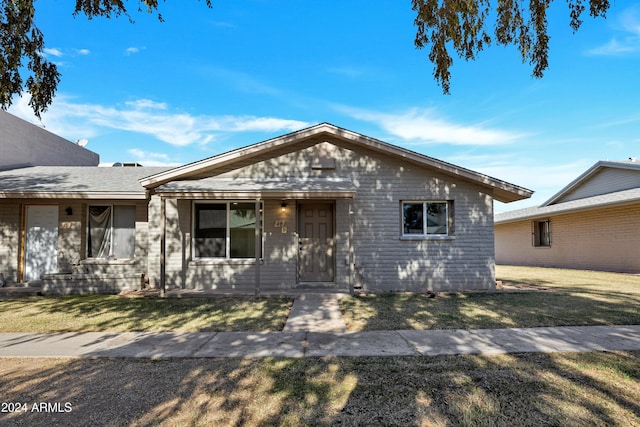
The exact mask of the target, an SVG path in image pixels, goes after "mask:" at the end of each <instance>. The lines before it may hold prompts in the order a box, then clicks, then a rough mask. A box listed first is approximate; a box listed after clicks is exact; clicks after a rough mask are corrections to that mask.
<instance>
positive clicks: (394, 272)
mask: <svg viewBox="0 0 640 427" xmlns="http://www.w3.org/2000/svg"><path fill="white" fill-rule="evenodd" d="M96 169H105V168H96ZM107 169H111V168H107ZM113 169H120V170H125V169H128V168H113ZM134 169H138V170H139V171H145V170H146V171H147V173H144V172H141V173H143V175H144V176H142V177H140V178H139V179H137V180H136V184H137V186H138V189H137V190H136V191H132V193H131V194H130V196H129V197H131V198H130V199H129V200H126V199H123V198H122V196H123V194H120V195H119V197H120V198H117V197H115V195H114V196H113V197H111V199H109V200H107V199H100V200H95V202H94V201H91V202H90V201H88V200H86V197H82V196H80V195H78V199H77V203H78V208H77V212H78V217H77V218H74V220H73V221H72V220H71V218H68V215H66V214H65V212H66V208H67V206H66V205H67V204H69V203H66V201H63V200H56V198H55V197H53V196H51V197H50V199H51V198H52V199H54V200H55V204H56V205H57V206H58V208H57V212H58V219H57V223H58V237H57V242H58V255H57V262H56V264H57V265H56V266H55V272H56V273H66V275H65V274H58V275H51V274H48V275H45V282H47V281H49V282H53V281H56V280H57V281H58V282H60V283H62V282H63V281H66V283H67V285H66V286H67V287H68V286H69V285H68V283H70V282H73V281H76V282H77V281H80V279H81V277H82V275H83V274H84V275H90V274H93V275H94V276H95V275H97V274H112V275H113V274H117V272H118V271H124V270H125V269H126V270H127V271H128V272H130V274H131V278H130V279H131V280H130V284H129V285H127V286H130V287H134V286H135V285H136V283H134V282H133V281H135V280H136V279H135V277H136V275H137V276H142V275H144V278H145V280H148V281H149V284H150V285H151V286H153V287H159V288H162V289H165V290H170V289H202V290H213V291H220V292H226V291H239V292H247V293H253V292H260V291H262V290H274V289H277V290H287V289H294V288H301V287H302V288H316V289H317V288H337V289H342V290H345V291H346V290H353V289H354V288H362V289H364V290H368V291H373V292H387V291H417V292H424V291H427V290H435V291H437V290H460V289H492V288H493V287H494V286H495V277H494V240H493V199H494V198H496V199H498V200H502V201H513V200H520V199H523V198H526V197H529V196H530V194H531V192H530V191H529V190H526V189H523V188H521V187H517V186H514V185H512V184H508V183H506V182H503V181H499V180H496V179H493V178H490V177H487V176H484V175H481V174H478V173H476V172H472V171H469V170H466V169H463V168H460V167H456V166H454V165H451V164H448V163H445V162H441V161H438V160H435V159H432V158H429V157H426V156H423V155H420V154H417V153H413V152H410V151H407V150H404V149H401V148H399V147H396V146H393V145H390V144H387V143H384V142H382V141H378V140H375V139H372V138H368V137H366V136H364V135H360V134H357V133H354V132H351V131H347V130H345V129H341V128H338V127H335V126H333V125H330V124H326V123H323V124H320V125H316V126H313V127H311V128H307V129H303V130H301V131H298V132H294V133H292V134H288V135H284V136H282V137H279V138H275V139H272V140H269V141H265V142H262V143H259V144H255V145H252V146H249V147H245V148H242V149H238V150H234V151H231V152H228V153H224V154H221V155H219V156H215V157H212V158H209V159H205V160H202V161H200V162H196V163H192V164H189V165H185V166H182V167H179V168H175V169H169V170H160V171H157V172H156V171H152V170H151V169H150V168H134ZM127 173H129V174H132V172H130V171H129V172H127ZM136 173H138V172H136ZM132 178H133V175H131V178H130V179H132ZM1 179H2V176H0V180H1ZM96 185H97V184H96ZM133 187H135V186H132V189H133ZM105 190H106V189H103V193H102V194H101V195H100V197H106V196H107V195H108V191H105ZM9 193H10V192H7V191H5V192H4V197H5V200H4V201H3V203H8V204H11V203H12V201H7V197H8V196H10V194H9ZM133 193H135V196H134V195H133ZM14 195H15V191H14ZM23 196H25V194H23ZM34 196H35V195H34ZM94 196H96V195H95V194H94ZM134 199H135V200H134ZM21 200H22V201H21V206H22V207H20V208H17V209H16V210H17V213H18V215H17V216H18V217H20V212H22V217H21V218H22V219H20V218H18V220H19V221H20V220H21V221H24V220H25V217H26V216H28V215H29V213H28V212H27V211H26V210H25V207H26V206H27V205H28V204H29V203H32V201H30V200H28V199H25V198H23V199H21ZM54 200H51V201H52V202H53V201H54ZM15 202H16V199H15V198H14V199H13V203H15ZM107 202H110V203H107ZM126 206H130V207H129V208H127V207H126ZM131 206H134V207H131ZM69 207H71V208H72V212H74V214H72V215H70V216H74V215H75V212H76V209H73V207H72V206H71V205H69ZM0 209H1V208H0ZM53 210H54V209H53V208H52V211H53ZM0 212H1V211H0ZM15 215H16V213H15V212H14V216H15ZM118 215H119V216H120V218H121V219H120V220H118V219H117V217H118ZM134 216H135V221H133V222H131V220H130V219H129V220H127V219H126V218H130V217H134ZM0 218H4V217H3V216H2V217H0ZM106 218H108V219H106ZM51 221H52V223H55V222H56V221H55V220H53V219H52V220H51ZM127 221H128V222H127ZM26 222H28V221H26ZM26 222H25V223H26ZM69 222H71V223H72V224H73V225H64V224H65V223H69ZM14 224H15V222H14ZM105 224H110V226H106V225H105ZM127 224H128V225H127ZM131 224H133V225H131ZM65 227H66V228H68V229H70V230H74V233H72V234H70V235H67V237H66V238H62V237H61V235H62V234H67V233H63V232H62V229H64V228H65ZM92 227H93V228H92ZM109 227H110V228H109ZM127 227H128V228H127ZM23 228H24V227H23ZM5 229H6V228H5ZM105 229H109V233H111V234H110V235H111V237H110V238H108V239H107V241H104V239H103V240H100V239H99V238H98V237H96V236H98V235H103V234H105V233H104V230H105ZM92 230H93V231H92ZM92 233H93V234H92ZM18 234H19V233H18ZM23 234H24V235H26V236H28V231H25V233H23ZM94 234H96V236H94ZM54 240H56V239H54ZM131 241H132V242H134V243H133V249H131V244H129V245H127V243H126V242H131ZM118 242H120V243H118ZM13 246H14V247H16V248H17V249H16V251H15V252H14V253H12V254H11V256H10V259H11V260H15V261H8V262H7V263H5V264H6V265H5V266H2V268H3V269H4V270H7V269H8V270H9V271H15V275H16V277H18V276H19V278H22V279H24V277H25V275H26V274H27V265H28V264H25V262H24V255H25V254H27V253H28V249H27V250H25V249H24V248H23V249H20V248H21V247H22V246H24V244H23V243H21V242H20V238H15V236H14V245H13ZM67 246H71V247H73V249H70V248H67ZM63 247H65V248H64V249H63ZM106 248H109V249H106ZM118 251H120V253H119V252H118ZM2 259H3V260H5V256H4V255H2ZM7 259H9V258H7ZM20 265H22V267H20ZM51 268H53V267H50V270H51ZM98 270H99V271H98ZM51 272H52V271H48V272H47V273H51ZM54 276H55V277H54ZM52 286H53V285H52ZM61 286H65V285H61Z"/></svg>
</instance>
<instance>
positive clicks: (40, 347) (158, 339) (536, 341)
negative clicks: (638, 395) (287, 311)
mask: <svg viewBox="0 0 640 427" xmlns="http://www.w3.org/2000/svg"><path fill="white" fill-rule="evenodd" d="M600 350H640V325H630V326H568V327H558V328H526V329H482V330H433V331H372V332H356V333H327V332H303V331H298V332H195V333H179V332H160V333H151V332H126V333H113V332H87V333H57V334H41V333H4V334H0V357H143V358H175V357H196V358H199V357H322V356H435V355H441V354H500V353H521V352H534V353H536V352H574V351H600Z"/></svg>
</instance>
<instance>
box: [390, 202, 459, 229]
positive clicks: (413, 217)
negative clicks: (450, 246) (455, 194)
mask: <svg viewBox="0 0 640 427" xmlns="http://www.w3.org/2000/svg"><path fill="white" fill-rule="evenodd" d="M449 214H450V213H449V202H422V201H415V202H402V235H403V236H405V237H428V236H448V235H450V233H451V229H450V225H449Z"/></svg>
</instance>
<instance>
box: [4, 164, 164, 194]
mask: <svg viewBox="0 0 640 427" xmlns="http://www.w3.org/2000/svg"><path fill="white" fill-rule="evenodd" d="M165 170H167V168H166V167H140V168H117V167H116V168H114V167H98V166H34V167H28V168H22V169H12V170H7V171H1V172H0V198H72V199H78V198H82V199H104V198H114V199H142V200H144V199H145V198H146V190H145V188H144V187H143V186H141V185H140V182H139V180H140V178H143V177H145V176H149V175H153V174H157V173H159V172H162V171H165Z"/></svg>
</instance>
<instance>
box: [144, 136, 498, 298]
mask: <svg viewBox="0 0 640 427" xmlns="http://www.w3.org/2000/svg"><path fill="white" fill-rule="evenodd" d="M323 159H335V165H336V167H335V169H330V170H317V169H312V167H311V165H312V164H317V163H318V162H319V161H322V160H323ZM224 176H227V177H253V178H255V177H299V178H301V177H320V176H324V177H341V178H349V179H351V180H352V181H353V183H354V185H355V187H356V189H357V190H356V195H355V197H354V199H353V200H352V201H350V200H342V199H338V200H336V201H335V203H336V221H335V222H336V223H335V226H336V257H335V258H336V284H337V285H339V286H341V287H343V288H345V289H346V288H347V287H348V284H349V280H350V276H349V264H348V262H347V260H348V256H349V224H350V222H351V223H352V224H353V231H354V234H353V248H354V251H355V279H356V284H360V285H362V286H363V288H364V289H365V290H369V291H374V292H387V291H418V292H423V291H426V290H458V289H493V288H494V287H495V273H494V266H495V263H494V238H493V199H492V197H491V195H489V194H486V193H484V192H483V191H482V190H481V188H480V187H479V186H476V185H474V184H472V183H469V182H466V181H462V180H455V179H451V178H450V177H445V176H443V175H440V174H438V173H437V172H434V171H431V170H427V169H425V168H422V167H419V166H414V165H411V164H408V163H406V162H402V161H399V160H396V159H391V158H388V157H384V158H383V157H382V156H380V155H378V154H376V153H374V152H364V151H361V152H354V151H351V150H349V149H347V148H343V147H339V146H336V145H333V144H329V143H321V144H318V145H316V146H313V147H309V148H306V149H303V150H300V151H296V152H293V153H290V154H286V155H283V156H280V157H276V158H273V159H268V160H265V161H262V162H259V163H256V164H254V165H251V166H247V167H244V168H242V169H239V170H235V171H232V172H229V173H226V174H224ZM403 200H447V201H449V202H451V203H452V206H453V222H454V232H453V234H452V235H451V236H450V237H448V238H445V239H442V238H440V239H421V240H415V239H410V240H409V239H403V238H402V236H401V202H402V201H403ZM349 203H352V204H353V207H352V214H351V215H350V214H349ZM159 205H160V202H159V197H158V196H154V198H153V199H152V201H151V205H150V206H152V209H153V210H152V211H150V218H151V221H152V227H154V228H155V230H159V229H160V224H159V223H157V224H156V222H155V220H154V219H153V218H155V217H156V216H157V217H159ZM279 205H280V200H266V201H265V230H264V232H265V235H264V246H265V254H264V263H263V264H262V265H261V281H262V286H264V287H265V288H266V287H271V288H273V287H275V288H289V287H293V286H295V284H296V268H297V237H296V235H295V231H296V226H297V225H296V220H295V219H296V211H295V207H296V201H288V209H287V212H286V213H285V214H283V213H282V212H281V211H280V209H279ZM191 206H192V201H190V200H180V201H176V200H167V218H168V220H167V246H166V247H167V264H166V272H167V284H168V286H170V287H171V286H174V287H185V288H195V289H202V288H204V289H228V288H235V289H247V290H252V289H253V286H254V278H255V270H254V266H255V265H254V261H253V260H245V261H236V260H230V261H225V260H203V261H193V260H191V235H190V233H191ZM176 218H177V219H176ZM276 219H281V220H284V221H285V222H286V223H287V226H288V232H287V233H286V234H283V233H281V230H280V229H279V228H275V227H274V221H275V220H276ZM159 236H160V235H159V231H158V232H156V231H153V230H152V231H151V237H150V241H151V242H152V245H157V248H158V249H157V251H156V249H152V250H151V251H150V261H149V262H150V267H151V266H152V263H154V262H155V261H153V260H152V258H155V259H158V258H156V257H159ZM155 265H156V268H158V270H156V271H159V264H155ZM185 268H186V269H185ZM152 276H157V273H152Z"/></svg>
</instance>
